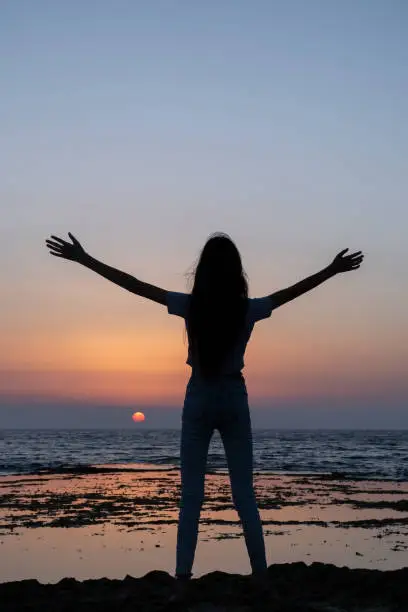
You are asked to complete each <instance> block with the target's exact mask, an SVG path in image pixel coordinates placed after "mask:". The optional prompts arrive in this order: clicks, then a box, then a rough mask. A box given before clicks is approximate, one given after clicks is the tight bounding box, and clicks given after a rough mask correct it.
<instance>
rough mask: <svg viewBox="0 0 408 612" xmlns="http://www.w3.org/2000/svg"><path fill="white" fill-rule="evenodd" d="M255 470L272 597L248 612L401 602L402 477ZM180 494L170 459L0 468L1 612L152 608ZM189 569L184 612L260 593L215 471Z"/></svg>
mask: <svg viewBox="0 0 408 612" xmlns="http://www.w3.org/2000/svg"><path fill="white" fill-rule="evenodd" d="M254 480H255V489H256V494H257V499H258V502H259V508H260V513H261V517H262V522H263V525H264V532H265V539H266V547H267V557H268V565H269V572H270V577H271V600H270V602H269V604H267V599H264V598H262V605H264V607H263V608H262V607H261V608H257V609H269V610H274V609H276V610H278V609H282V610H283V609H287V610H291V609H299V610H309V609H310V610H312V609H313V610H332V612H334V611H335V610H337V611H338V612H340V611H341V610H374V609H375V610H376V611H377V612H379V611H380V610H404V611H405V612H407V611H408V604H406V603H405V601H408V593H406V591H404V589H405V588H406V587H405V585H407V584H408V569H401V568H404V567H405V568H406V566H407V565H408V483H405V482H388V481H363V480H347V479H344V478H342V477H341V476H337V477H333V476H330V475H328V476H316V475H305V474H303V475H298V476H287V475H276V474H255V479H254ZM179 495H180V473H179V470H178V469H174V468H171V467H167V466H163V467H157V466H145V465H144V466H141V465H133V466H128V465H127V466H95V467H88V468H81V469H75V470H73V469H72V468H68V467H67V468H61V469H60V470H58V471H57V472H56V471H53V472H52V473H51V472H50V473H40V474H35V475H30V476H19V477H16V476H8V477H1V478H0V582H2V583H8V584H0V601H3V602H6V603H5V605H6V607H3V605H2V606H1V610H5V611H6V610H14V609H15V610H20V609H27V610H28V609H32V610H36V609H38V610H39V609H42V610H44V609H58V610H60V609H61V610H62V609H73V608H74V607H75V610H78V609H84V610H85V609H87V610H89V609H98V610H111V609H112V610H114V609H115V610H117V609H121V610H127V609H129V610H130V609H133V610H142V609H143V610H144V609H146V610H159V609H162V608H163V606H165V605H166V601H167V599H168V594H169V593H170V592H171V589H172V588H173V578H172V575H173V573H174V563H175V546H176V529H177V518H178V502H179ZM316 562H319V563H316ZM282 564H284V565H282ZM330 564H333V565H330ZM335 566H337V567H335ZM343 566H346V567H343ZM348 568H351V569H348ZM152 570H155V571H153V572H152ZM368 570H369V571H368ZM378 570H381V571H378ZM390 570H393V571H390ZM193 571H194V579H193V581H192V587H193V588H192V593H191V596H192V598H193V600H192V604H191V605H193V608H191V609H197V610H199V609H202V610H204V609H207V608H208V609H211V608H209V607H208V606H209V605H210V603H212V605H213V606H219V612H220V611H221V610H222V609H228V610H238V609H240V608H239V607H237V606H238V605H241V609H242V610H244V609H255V608H253V606H254V605H255V603H258V604H260V603H261V602H259V601H258V600H259V597H258V598H257V597H254V594H253V593H252V595H251V591H250V588H249V585H248V574H249V573H250V567H249V561H248V558H247V553H246V549H245V542H244V539H243V536H242V530H241V527H240V523H239V520H238V516H237V513H236V511H235V509H234V507H233V505H232V499H231V491H230V486H229V480H228V477H227V476H226V475H223V474H214V473H209V474H207V477H206V498H205V502H204V506H203V511H202V515H201V523H200V534H199V543H198V547H197V552H196V559H195V564H194V570H193ZM214 572H215V573H214ZM360 572H362V573H360ZM127 575H130V576H133V578H130V577H128V578H126V579H125V576H127ZM142 576H144V577H143V578H142ZM74 578H75V579H76V580H77V581H79V582H75V580H73V579H74ZM27 579H31V580H30V581H29V582H28V583H27V582H24V583H21V582H19V583H18V582H14V583H13V581H20V580H27ZM33 579H35V580H38V581H39V582H36V581H35V580H33ZM67 579H69V580H67ZM90 579H93V580H92V581H91V582H86V581H87V580H88V581H89V580H90ZM96 579H99V580H96ZM108 579H113V580H108ZM115 579H116V580H115ZM61 580H62V582H61ZM84 581H85V582H84ZM327 581H328V583H329V584H330V585H331V587H330V589H329V591H330V592H329V591H328V590H327V588H326V586H327V585H326V582H327ZM47 583H48V584H47ZM49 583H54V584H49ZM323 583H324V584H323ZM391 584H392V585H394V586H393V587H392V589H393V593H394V595H392V594H390V586H391ZM45 585H46V586H45ZM279 585H280V586H279ZM285 585H286V586H285ZM313 585H314V587H313ZM364 585H365V586H364ZM386 585H388V586H386ZM357 586H358V590H359V593H358V597H357V594H356V593H355V592H354V591H355V589H356V588H357ZM380 586H381V588H380ZM312 587H313V588H314V589H315V591H316V592H315V591H313V588H312ZM363 587H364V588H363ZM310 589H312V590H311V591H310ZM369 590H371V591H370V592H369ZM309 591H310V592H309ZM312 591H313V592H312ZM360 591H361V592H360ZM383 591H384V593H383ZM194 593H195V595H194ZM228 593H230V594H229V595H228ZM401 594H403V595H404V599H401V597H400V596H402V595H401ZM405 596H406V599H405ZM319 597H320V598H321V599H319ZM356 597H357V600H356V599H355V598H356ZM59 598H62V599H61V601H62V600H63V602H64V605H65V606H67V605H70V606H71V608H69V607H68V608H67V607H65V608H64V607H61V606H60V604H61V605H62V603H61V602H60V603H58V602H59ZM194 598H195V599H194ZM206 598H207V599H206ZM316 598H317V599H316ZM347 598H348V599H347ZM135 599H137V600H138V601H139V604H138V605H137V606H136V607H135ZM85 600H86V601H88V603H86V602H85ZM343 600H344V601H343ZM119 601H121V602H122V603H120V606H119ZM143 601H144V603H142V602H143ZM200 601H201V602H202V603H203V605H204V603H205V602H206V603H205V605H206V606H207V608H200V607H197V606H199V605H200ZM273 601H275V604H273ZM353 601H354V603H353ZM30 602H31V603H30ZM41 602H42V603H41ZM68 602H71V603H69V604H68ZM98 602H99V603H98ZM126 602H127V603H126ZM307 602H309V603H308V604H307ZM319 602H320V604H322V605H323V604H324V606H325V607H321V606H320V607H319V605H320V604H319ZM336 602H337V603H336ZM227 603H228V604H231V606H232V607H231V606H230V607H229V608H228V607H226V605H227ZM40 604H41V605H40ZM374 604H376V605H377V604H378V605H377V608H373V606H374ZM285 605H290V606H292V607H291V608H287V607H286V608H284V606H285ZM299 605H301V606H303V607H301V608H299V607H298V608H295V607H294V606H299ZM306 605H309V607H305V606H306ZM312 605H313V606H315V607H314V608H313V607H310V606H312ZM316 605H317V607H316ZM330 605H331V606H332V608H330V607H328V606H330ZM13 606H14V607H13ZM27 606H28V607H27ZM30 606H31V607H30ZM36 606H37V607H36ZM81 606H82V607H81ZM127 606H128V607H127ZM132 606H133V607H132ZM242 606H244V607H242ZM245 606H247V607H246V608H245ZM248 606H252V607H248ZM265 606H267V607H265ZM279 606H280V607H279ZM333 606H334V607H333ZM336 606H337V607H336ZM342 606H343V607H342ZM350 606H351V607H350ZM352 606H354V607H352ZM356 606H357V607H356ZM362 606H363V607H362ZM364 606H366V607H364ZM367 606H368V607H367ZM370 606H371V608H370ZM401 606H402V607H401ZM403 606H405V607H403ZM213 609H214V610H215V609H216V608H213Z"/></svg>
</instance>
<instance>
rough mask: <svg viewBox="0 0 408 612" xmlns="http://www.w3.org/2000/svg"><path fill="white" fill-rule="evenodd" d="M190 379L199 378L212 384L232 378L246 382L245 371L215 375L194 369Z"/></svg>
mask: <svg viewBox="0 0 408 612" xmlns="http://www.w3.org/2000/svg"><path fill="white" fill-rule="evenodd" d="M190 380H197V381H198V380H199V381H201V382H205V383H209V384H211V383H220V382H228V381H230V380H240V381H242V382H245V377H244V375H243V373H242V372H240V371H237V372H225V373H219V374H215V375H213V376H204V375H203V374H202V373H200V371H198V370H194V369H193V370H192V372H191V376H190Z"/></svg>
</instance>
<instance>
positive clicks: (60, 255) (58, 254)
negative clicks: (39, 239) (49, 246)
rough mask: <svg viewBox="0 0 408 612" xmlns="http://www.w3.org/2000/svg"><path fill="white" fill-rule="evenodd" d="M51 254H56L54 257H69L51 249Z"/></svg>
mask: <svg viewBox="0 0 408 612" xmlns="http://www.w3.org/2000/svg"><path fill="white" fill-rule="evenodd" d="M50 255H54V257H64V258H65V259H67V258H66V257H65V255H63V254H62V253H54V252H53V251H50Z"/></svg>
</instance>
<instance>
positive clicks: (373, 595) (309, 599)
mask: <svg viewBox="0 0 408 612" xmlns="http://www.w3.org/2000/svg"><path fill="white" fill-rule="evenodd" d="M268 571H269V582H270V585H269V589H268V591H267V592H266V593H262V596H260V593H259V592H257V591H256V590H255V589H254V587H253V586H252V585H251V584H250V579H249V577H248V576H242V575H237V574H236V575H234V574H227V573H223V572H212V573H209V574H206V575H204V576H201V577H200V578H197V579H194V578H193V579H192V581H191V583H190V590H189V593H188V595H187V600H186V601H185V602H184V603H178V604H174V603H172V602H171V601H170V598H171V594H172V592H173V589H174V582H175V581H174V578H173V577H172V576H170V575H169V574H168V573H166V572H161V571H152V572H149V573H148V574H146V575H145V576H143V577H141V578H132V577H130V576H127V577H126V578H125V579H124V580H108V579H106V578H104V579H99V580H85V581H83V582H81V581H77V580H74V579H72V578H64V579H63V580H61V581H60V582H58V583H57V584H46V585H45V584H41V583H39V582H38V581H37V580H23V581H18V582H9V583H4V584H0V602H1V610H2V612H22V611H23V610H24V611H26V612H45V611H48V610H50V611H51V610H53V611H54V610H55V611H58V612H71V611H73V612H74V611H75V612H86V611H91V610H92V611H93V610H95V611H96V610H98V612H117V611H119V610H120V611H121V612H159V611H163V612H164V611H165V610H169V611H170V610H185V611H191V612H249V611H251V610H256V611H265V612H266V611H269V612H406V611H407V610H408V568H404V569H400V570H394V571H379V570H364V569H352V570H351V569H348V568H346V567H343V568H339V567H336V566H334V565H328V564H323V563H312V564H311V565H306V564H305V563H290V564H280V565H271V566H270V567H269V570H268Z"/></svg>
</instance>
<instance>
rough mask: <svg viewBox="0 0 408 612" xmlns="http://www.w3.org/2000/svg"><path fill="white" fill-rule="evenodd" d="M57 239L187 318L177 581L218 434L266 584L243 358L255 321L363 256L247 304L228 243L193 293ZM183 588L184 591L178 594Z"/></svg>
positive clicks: (204, 255)
mask: <svg viewBox="0 0 408 612" xmlns="http://www.w3.org/2000/svg"><path fill="white" fill-rule="evenodd" d="M68 235H69V237H70V238H71V240H72V243H70V242H66V241H65V240H62V239H61V238H58V237H56V236H51V240H47V241H46V244H47V246H48V248H49V249H50V253H51V254H52V255H55V256H56V257H63V258H65V259H70V260H72V261H77V262H79V263H81V264H82V265H84V266H86V267H87V268H90V269H91V270H93V271H94V272H97V273H98V274H100V275H101V276H103V277H105V278H107V279H108V280H110V281H112V282H114V283H116V284H117V285H119V286H121V287H123V288H124V289H127V290H128V291H131V292H132V293H136V294H137V295H141V296H142V297H145V298H148V299H150V300H153V301H155V302H159V303H160V304H163V305H164V306H167V309H168V312H169V313H170V314H174V315H177V316H180V317H183V318H184V319H185V324H186V330H187V334H188V340H189V347H188V358H187V364H188V365H190V366H191V368H192V372H191V378H190V380H189V382H188V385H187V390H186V394H185V400H184V406H183V414H182V430H181V457H180V460H181V501H180V514H179V525H178V535H177V562H176V572H175V574H176V577H177V578H178V579H179V580H178V584H180V585H185V584H186V581H188V579H189V578H190V577H191V576H192V571H191V570H192V566H193V561H194V554H195V549H196V544H197V535H198V523H199V518H200V511H201V506H202V502H203V497H204V480H205V469H206V460H207V452H208V447H209V443H210V440H211V436H212V434H213V431H214V429H218V431H219V432H220V435H221V438H222V441H223V444H224V448H225V452H226V457H227V463H228V469H229V474H230V480H231V488H232V496H233V500H234V504H235V507H236V509H237V512H238V514H239V517H240V519H241V522H242V525H243V531H244V536H245V542H246V546H247V550H248V555H249V559H250V563H251V568H252V575H253V577H254V578H255V581H256V582H258V583H260V584H262V582H263V581H264V579H265V578H266V571H267V562H266V555H265V544H264V537H263V532H262V524H261V520H260V517H259V512H258V508H257V503H256V499H255V494H254V488H253V470H252V432H251V421H250V413H249V407H248V395H247V390H246V385H245V379H244V377H243V375H242V369H243V367H244V360H243V358H244V352H245V348H246V345H247V342H248V340H249V338H250V335H251V332H252V329H253V327H254V325H255V323H256V322H257V321H260V320H261V319H266V318H267V317H269V316H270V315H271V312H272V310H274V309H276V308H278V307H279V306H281V305H282V304H285V303H286V302H289V301H290V300H293V299H294V298H296V297H298V296H299V295H302V294H303V293H305V292H306V291H309V290H310V289H313V288H314V287H317V286H318V285H320V284H321V283H323V282H324V281H326V280H327V279H329V278H331V277H332V276H335V275H336V274H338V273H340V272H346V271H349V270H355V269H357V268H359V267H360V264H361V263H362V261H363V257H364V256H363V254H362V252H361V251H357V252H356V253H353V254H350V255H346V252H347V251H348V249H344V250H343V251H341V252H340V253H339V254H338V255H336V257H335V258H334V260H333V261H332V262H331V264H330V265H328V266H327V267H326V268H324V269H323V270H321V271H320V272H317V273H316V274H314V275H312V276H309V277H308V278H306V279H304V280H302V281H300V282H298V283H296V284H295V285H293V286H291V287H288V288H286V289H283V290H281V291H277V292H275V293H272V294H270V295H266V296H265V297H262V298H248V284H247V280H246V275H245V272H244V270H243V268H242V263H241V257H240V254H239V251H238V249H237V247H236V246H235V244H234V243H233V241H232V240H231V239H230V237H229V236H228V235H226V234H223V233H216V234H214V235H212V236H210V237H209V239H208V240H207V242H206V244H205V246H204V248H203V250H202V252H201V254H200V257H199V261H198V264H197V266H196V269H195V274H194V285H193V289H192V292H191V294H187V293H179V292H173V291H166V290H165V289H161V288H159V287H156V286H154V285H150V284H148V283H145V282H143V281H141V280H139V279H137V278H135V277H133V276H130V275H129V274H126V273H125V272H121V271H119V270H116V269H115V268H111V267H109V266H107V265H105V264H103V263H101V262H100V261H97V260H96V259H94V258H93V257H91V256H90V255H88V254H87V253H86V252H85V251H84V249H83V248H82V246H81V244H80V243H79V242H78V240H77V239H76V238H75V237H74V236H73V235H72V234H71V233H69V234H68ZM182 590H183V586H180V593H181V591H182Z"/></svg>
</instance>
